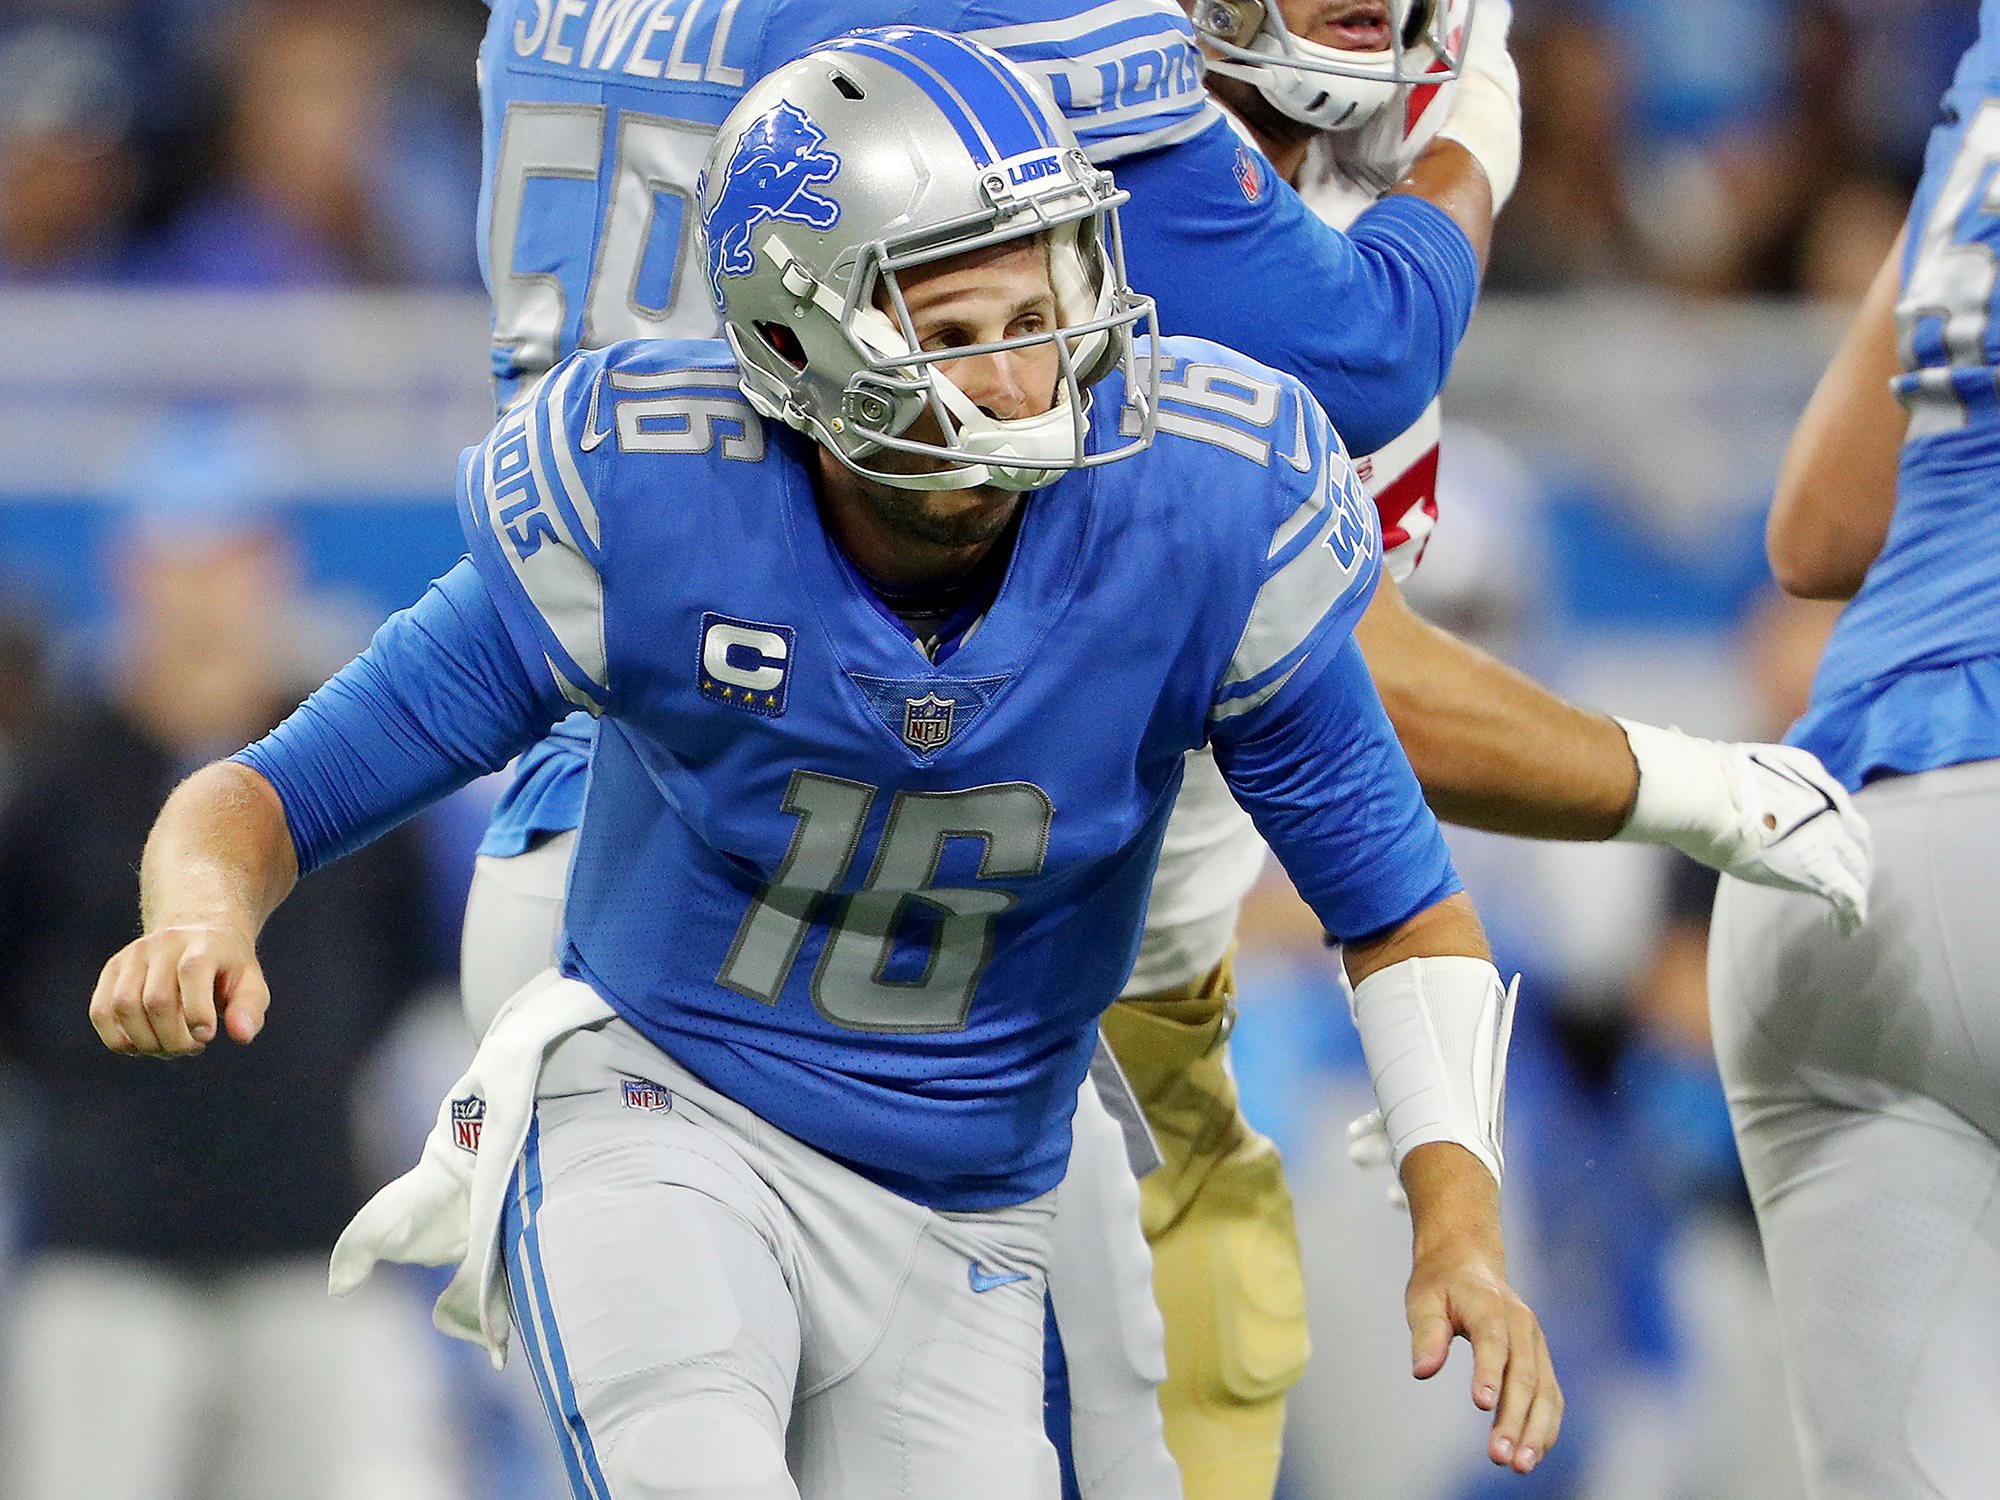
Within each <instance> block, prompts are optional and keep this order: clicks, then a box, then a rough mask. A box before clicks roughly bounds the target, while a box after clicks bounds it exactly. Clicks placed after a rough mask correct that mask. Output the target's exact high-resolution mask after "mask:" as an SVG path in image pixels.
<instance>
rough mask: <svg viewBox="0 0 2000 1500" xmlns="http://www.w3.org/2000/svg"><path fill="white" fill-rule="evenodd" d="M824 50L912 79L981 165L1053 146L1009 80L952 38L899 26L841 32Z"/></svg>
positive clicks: (972, 49) (1035, 114)
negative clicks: (865, 59)
mask: <svg viewBox="0 0 2000 1500" xmlns="http://www.w3.org/2000/svg"><path fill="white" fill-rule="evenodd" d="M823 50H825V51H828V52H858V53H860V54H862V55H863V56H865V57H872V58H874V59H876V60H877V61H879V62H883V63H886V64H888V65H889V66H890V67H892V68H894V69H895V70H896V71H897V72H898V73H901V74H902V75H903V76H904V77H905V78H907V79H909V80H910V81H911V82H912V83H914V84H916V85H917V87H918V88H920V89H922V90H923V91H924V93H925V95H926V96H928V97H929V99H930V100H931V102H932V103H933V104H935V105H937V107H938V109H939V111H940V112H941V113H942V114H943V115H944V117H945V119H947V120H948V121H950V122H951V125H952V128H953V129H955V130H956V131H957V132H958V137H959V139H960V140H961V141H962V142H963V143H964V145H965V148H966V150H967V151H969V152H970V153H971V154H972V158H973V160H974V162H975V163H977V164H978V165H979V166H982V167H987V166H991V165H992V164H993V163H994V161H995V160H1005V159H1006V158H1008V157H1013V156H1020V155H1024V154H1025V153H1027V152H1031V151H1038V150H1045V149H1047V148H1048V147H1050V146H1052V145H1054V141H1053V140H1052V139H1051V138H1050V137H1049V134H1048V132H1047V130H1046V128H1045V127H1044V125H1043V123H1042V121H1041V118H1040V116H1039V114H1038V113H1037V112H1036V111H1035V110H1033V109H1031V108H1029V107H1027V106H1026V105H1025V104H1024V103H1023V101H1022V99H1021V97H1020V95H1019V94H1018V93H1017V92H1016V90H1015V89H1014V88H1013V87H1012V86H1011V85H1012V80H1011V79H1004V78H1003V77H1002V76H998V70H996V69H995V68H994V66H993V65H992V63H991V62H989V61H988V60H987V59H986V58H985V57H983V56H981V55H980V53H979V52H978V51H977V50H976V49H975V48H973V47H971V46H968V45H966V44H965V43H963V42H960V41H959V40H958V39H957V38H955V37H949V36H944V35H941V34H939V33H936V32H927V31H919V30H915V29H909V28H902V27H897V28H894V29H885V30H882V31H874V32H860V33H856V34H855V35H853V36H846V37H842V38H840V39H839V40H838V41H835V42H832V43H829V44H828V46H827V47H826V48H824V49H823Z"/></svg>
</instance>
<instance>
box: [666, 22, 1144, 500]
mask: <svg viewBox="0 0 2000 1500" xmlns="http://www.w3.org/2000/svg"><path fill="white" fill-rule="evenodd" d="M695 196H696V199H697V204H698V206H699V209H700V213H701V225H702V234H703V237H704V239H705V241H706V249H707V267H708V280H709V289H710V291H711V292H712V294H713V295H714V298H715V302H716V306H717V308H718V309H719V310H720V312H721V314H722V322H723V329H724V333H725V335H726V336H727V338H728V339H729V342H730V345H731V346H732V347H733V348H734V350H735V351H736V358H737V362H738V365H739V368H740V370H741V376H740V378H741V381H742V386H743V391H744V394H745V395H746V396H747V397H748V398H749V399H750V402H751V404H752V405H753V406H755V407H756V408H757V410H758V411H760V412H762V413H764V414H765V415H766V416H768V417H771V418H774V419H775V420H777V421H781V422H784V423H785V424H786V425H788V426H791V427H795V428H797V429H799V430H800V431H802V432H806V433H809V434H810V435H811V436H812V437H814V438H815V439H817V440H818V441H819V442H820V443H821V444H823V445H824V446H825V447H827V448H828V449H829V450H831V451H832V452H833V453H834V454H835V455H836V456H837V457H838V458H839V459H840V460H841V462H842V463H844V464H846V465H847V466H848V467H849V468H850V469H852V470H854V471H855V472H856V473H857V474H861V475H864V476H866V477H868V478H871V479H875V480H879V481H881V482H882V483H885V484H891V485H895V486H897V487H898V488H902V489H926V490H928V489H965V488H969V487H971V486H973V485H994V486H998V487H1000V488H1003V489H1015V490H1028V489H1036V488H1039V487H1040V486H1042V485H1045V484H1049V483H1051V482H1052V481H1054V480H1056V479H1059V478H1061V477H1062V475H1063V474H1064V473H1066V472H1067V471H1069V470H1071V469H1079V468H1088V467H1092V466H1094V465H1097V464H1101V463H1108V462H1110V461H1112V460H1113V459H1116V458H1122V457H1124V456H1125V455H1127V454H1130V453H1135V452H1137V451H1138V450H1140V449H1141V448H1144V447H1145V446H1146V445H1147V444H1148V443H1150V442H1151V441H1152V438H1153V431H1154V420H1155V417H1154V408H1155V404H1156V393H1157V390H1158V383H1159V372H1158V368H1157V358H1156V356H1154V355H1152V354H1151V353H1147V354H1144V355H1141V354H1140V353H1139V352H1138V351H1137V349H1136V347H1135V345H1134V341H1133V329H1134V326H1135V325H1136V324H1137V323H1138V322H1140V321H1141V320H1142V319H1144V320H1146V321H1147V322H1148V324H1149V325H1150V324H1151V322H1152V320H1153V304H1152V301H1151V299H1150V298H1146V297H1141V296H1139V295H1137V294H1136V293H1134V292H1133V290H1132V288H1131V285H1130V284H1129V283H1128V282H1127V281H1126V279H1125V266H1124V256H1123V252H1122V250H1121V247H1120V241H1119V233H1118V216H1117V206H1118V205H1119V204H1120V203H1123V202H1124V201H1125V199H1126V194H1125V193H1124V192H1122V191H1121V190H1120V189H1118V188H1117V187H1116V186H1114V185H1113V183H1112V181H1111V178H1110V175H1109V174H1108V173H1105V172H1103V171H1100V170H1099V169H1098V168H1096V167H1094V166H1092V165H1091V164H1090V163H1089V162H1088V161H1086V160H1085V158H1084V155H1083V152H1082V150H1081V149H1080V148H1079V147H1078V146H1077V144H1076V138H1075V137H1074V136H1073V135H1072V134H1071V133H1070V129H1069V126H1068V124H1067V122H1066V121H1065V120H1064V119H1063V115H1062V111H1061V110H1060V109H1058V108H1057V107H1056V105H1055V102H1054V101H1053V100H1052V99H1050V98H1049V97H1048V95H1047V94H1046V93H1044V92H1043V90H1042V88H1041V86H1040V85H1039V84H1037V83H1035V82H1034V81H1033V80H1032V79H1030V78H1029V77H1028V75H1026V74H1025V73H1022V72H1021V71H1019V70H1018V69H1016V68H1015V67H1014V66H1013V65H1012V64H1011V63H1009V62H1008V61H1007V60H1006V59H1005V58H1004V57H1002V56H1000V54H998V53H997V52H993V51H990V50H989V49H987V48H985V47H982V46H980V45H979V44H978V43H976V42H971V41H968V40H966V39H965V38H963V37H958V36H952V35H949V34H948V33H945V32H941V31H931V30H927V29H924V28H920V27H900V26H899V27H889V28H883V29H879V30H873V31H860V32H855V33H853V34H851V35H849V36H846V37H842V38H840V39H839V40H837V41H834V42H831V43H829V44H827V45H826V46H824V47H821V48H819V49H818V50H817V51H814V52H810V53H808V54H806V56H804V57H802V58H799V59H798V60H796V61H794V62H791V63H787V64H786V65H785V66H784V67H782V68H779V69H777V70H776V71H775V72H773V73H770V74H769V75H767V76H766V77H765V78H763V79H762V80H761V81H760V82H759V83H758V84H757V85H756V86H755V87H754V88H752V89H751V90H750V92H749V93H747V94H746V95H744V97H743V99H742V101H741V102H740V103H738V104H737V106H736V108H735V109H733V110H731V111H730V114H729V118H728V119H726V120H725V121H723V124H722V128H721V130H720V131H719V132H718V134H717V135H716V138H715V145H714V146H713V148H712V149H711V150H710V152H709V155H708V162H707V165H706V166H705V167H704V168H703V170H702V174H701V179H700V181H699V182H698V183H697V185H696V188H695ZM1030 236H1041V237H1043V238H1044V240H1045V242H1046V244H1047V246H1048V252H1049V276H1050V282H1051V285H1052V289H1053V290H1054V292H1055V300H1056V320H1057V324H1058V326H1057V327H1056V328H1053V329H1051V330H1049V331H1047V332H1044V333H1038V334H1031V335H1026V336H1023V337H1019V338H1009V339H1004V340H1000V341H997V342H990V343H983V344H973V345H960V346H956V347H953V348H950V349H945V350H940V351H936V352H932V351H926V350H924V349H922V348H921V347H920V340H919V339H918V337H917V333H916V329H915V327H914V325H913V322H912V320H911V317H910V311H909V307H908V304H907V303H906V302H905V300H904V296H903V289H902V286H901V283H900V282H899V280H898V273H899V272H903V271H907V270H909V269H911V268H912V267H915V266H922V265H928V264H931V263H934V262H936V261H940V260H944V259H947V258H949V257H952V256H956V255H962V254H965V253H966V252H968V251H972V250H980V249H984V248H986V247H987V246H990V245H995V244H1000V243H1003V242H1005V241H1007V240H1013V239H1021V238H1026V237H1030ZM1038 344H1048V345H1051V346H1053V348H1054V349H1055V351H1056V356H1057V363H1058V370H1059V374H1058V378H1057V383H1056V389H1055V401H1054V404H1053V405H1052V406H1051V408H1050V409H1049V410H1048V411H1047V412H1045V413H1043V414H1042V415H1040V416H1034V417H1024V418H1020V419H1018V420H1013V421H1006V420H1002V419H1000V418H997V417H993V416H990V415H988V414H987V413H986V412H984V411H981V410H980V409H979V408H978V407H977V406H976V405H974V404H973V403H972V401H971V400H969V399H968V398H967V397H966V396H965V395H964V393H963V392H961V391H960V390H959V389H958V387H957V386H955V385H953V384H952V382H951V381H950V379H948V378H947V377H946V375H945V374H944V373H943V372H942V371H941V370H940V369H939V368H938V366H939V364H940V363H942V362H945V361H948V360H955V359H964V358H969V357H975V356H979V355H986V354H993V353H998V352H1002V351H1005V350H1011V349H1019V348H1025V347H1029V346H1031V345H1038ZM1121 367H1122V368H1123V369H1124V371H1125V376H1126V379H1125V390H1126V399H1127V401H1128V402H1129V403H1130V404H1131V405H1132V406H1133V407H1134V408H1136V409H1137V414H1138V419H1139V420H1138V422H1137V424H1136V426H1137V432H1136V435H1135V436H1133V437H1132V438H1131V440H1130V441H1121V440H1118V439H1117V438H1112V439H1110V440H1108V442H1107V445H1106V446H1105V447H1104V448H1102V449H1101V450H1100V451H1091V431H1090V423H1089V414H1090V396H1089V387H1090V386H1091V385H1092V384H1093V383H1095V382H1096V381H1098V380H1100V379H1102V378H1103V377H1104V376H1105V375H1107V374H1109V373H1110V372H1111V371H1112V370H1114V369H1118V368H1121ZM925 411H929V412H930V413H931V414H932V415H933V416H934V417H935V418H936V421H937V426H938V428H939V430H940V432H941V434H942V436H941V437H940V438H939V439H938V440H936V441H919V440H917V439H914V438H911V437H909V436H908V435H907V434H908V432H909V429H910V428H911V426H912V425H913V424H914V423H915V422H916V421H917V420H918V418H919V417H920V416H921V415H922V414H923V413H924V412H925ZM1099 425H1100V427H1103V426H1105V425H1106V424H1102V423H1100V424H1099ZM1125 426H1126V430H1127V431H1128V432H1129V431H1131V429H1132V427H1133V424H1132V423H1131V422H1130V421H1129V420H1128V421H1127V422H1126V424H1125ZM884 450H893V451H895V452H899V453H905V454H914V455H919V456H922V457H925V458H930V459H933V460H937V461H939V467H936V468H934V469H932V470H931V471H929V472H925V473H920V474H910V473H900V472H897V471H896V470H895V469H894V468H884V467H883V466H882V464H881V462H880V461H879V458H877V456H878V455H880V454H881V453H882V452H883V451H884ZM871 458H877V461H876V462H874V463H872V464H871V463H870V461H869V460H870V459H871Z"/></svg>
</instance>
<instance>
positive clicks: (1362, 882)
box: [1215, 637, 1464, 942]
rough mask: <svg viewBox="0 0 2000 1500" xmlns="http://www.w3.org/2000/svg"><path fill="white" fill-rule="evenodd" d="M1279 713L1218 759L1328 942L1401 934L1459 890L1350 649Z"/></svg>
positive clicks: (1219, 750)
mask: <svg viewBox="0 0 2000 1500" xmlns="http://www.w3.org/2000/svg"><path fill="white" fill-rule="evenodd" d="M1331 655H1332V658H1333V659H1332V661H1331V662H1330V663H1329V664H1328V666H1327V667H1326V669H1325V670H1324V671H1322V672H1320V673H1319V674H1318V676H1316V677H1315V678H1314V679H1313V680H1312V682H1311V683H1310V684H1309V685H1308V686H1307V687H1306V688H1305V689H1304V691H1303V692H1301V693H1300V694H1299V695H1298V696H1297V697H1296V698H1294V699H1293V700H1292V702H1291V703H1290V704H1289V705H1287V707H1286V708H1285V710H1284V711H1283V712H1281V713H1279V714H1277V715H1275V716H1272V717H1269V718H1265V719H1262V720H1260V721H1258V722H1257V723H1256V724H1255V725H1254V727H1253V728H1252V729H1251V730H1250V731H1249V732H1247V733H1243V734H1233V733H1232V734H1220V735H1218V736H1217V737H1216V739H1215V759H1216V763H1217V764H1218V765H1219V766H1221V768H1222V774H1223V776H1224V777H1225V778H1226V779H1227V780H1228V782H1229V785H1230V789H1231V790H1232V791H1233V792H1235V794H1236V798H1237V800H1238V801H1239V802H1241V803H1242V804H1243V806H1244V808H1245V809H1246V810H1247V811H1248V812H1249V814H1250V816H1251V817H1252V818H1253V819H1254V820H1255V821H1256V824H1257V831H1258V832H1259V833H1261V834H1263V836H1264V839H1265V841H1266V842H1267V843H1269V844H1270V846H1271V848H1272V849H1273V850H1274V851H1275V852H1276V853H1277V856H1278V859H1279V862H1280V863H1282V864H1283V865H1284V867H1285V872H1286V873H1287V874H1288V875H1290V876H1291V877H1292V884H1293V885H1295V886H1297V887H1298V891H1299V894H1300V895H1301V896H1303V897H1304V898H1305V900H1306V903H1307V904H1308V905H1309V906H1311V907H1312V909H1313V911H1314V912H1315V913H1316V914H1317V915H1318V917H1319V919H1320V922H1321V923H1322V924H1323V925H1324V926H1325V928H1326V930H1327V931H1328V932H1330V933H1332V934H1333V935H1334V936H1335V937H1337V938H1339V939H1341V940H1342V941H1343V942H1352V941H1358V940H1360V939H1364V938H1368V937H1372V936H1374V935H1375V934H1377V933H1380V932H1385V931H1387V930H1388V929H1390V928H1392V927H1396V926H1399V925H1400V924H1401V923H1403V922H1405V921H1407V920H1408V919H1409V918H1411V917H1413V916H1415V915H1416V914H1417V913H1418V912H1420V911H1422V910H1424V908H1426V907H1428V906H1434V905H1436V904H1437V903H1438V902H1440V901H1442V900H1444V898H1445V897H1447V896H1450V895H1453V894H1455V893H1457V892H1458V891H1460V890H1463V889H1464V886H1463V884H1462V883H1461V882H1460V881H1459V878H1458V872H1457V870H1455V869H1454V868H1453V867H1452V862H1451V851H1450V850H1449V849H1447V848H1446V847H1445V842H1444V835H1443V833H1442V832H1441V831H1440V830H1439V828H1438V823H1437V819H1436V817H1435V816H1433V815H1432V813H1431V810H1430V808H1429V806H1428V805H1427V804H1426V803H1425V802H1424V795H1423V789H1422V788H1421V787H1420V786H1418V784H1417V776H1416V772H1414V771H1412V770H1411V769H1410V762H1409V758H1408V757H1407V756H1405V755H1404V754H1403V747H1402V745H1401V744H1399V743H1398V742H1397V740H1396V731H1395V729H1394V728H1393V727H1392V726H1391V725H1390V723H1389V715H1388V713H1387V712H1386V711H1385V710H1384V709H1383V707H1382V700H1381V698H1380V697H1379V696H1378V695H1377V694H1376V692H1375V683H1374V681H1373V679H1371V678H1370V677H1369V675H1368V664H1367V662H1366V661H1364V660H1363V659H1362V656H1361V648H1360V647H1359V646H1358V645H1356V644H1355V642H1354V640H1353V638H1352V637H1349V638H1348V639H1347V640H1345V641H1343V642H1342V643H1341V645H1340V647H1339V649H1338V650H1337V651H1334V652H1332V653H1331Z"/></svg>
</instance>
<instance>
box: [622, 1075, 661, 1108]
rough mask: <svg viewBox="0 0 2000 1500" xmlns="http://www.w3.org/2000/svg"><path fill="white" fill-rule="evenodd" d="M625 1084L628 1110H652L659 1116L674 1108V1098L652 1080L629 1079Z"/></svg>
mask: <svg viewBox="0 0 2000 1500" xmlns="http://www.w3.org/2000/svg"><path fill="white" fill-rule="evenodd" d="M623 1082H624V1085H625V1107H626V1108H627V1109H644V1110H650V1111H652V1112H653V1113H654V1114H656V1115H657V1114H664V1113H666V1111H668V1110H670V1109H672V1108H673V1107H674V1096H673V1095H672V1094H670V1093H668V1092H667V1091H666V1090H665V1089H664V1088H662V1087H661V1086H660V1085H659V1084H657V1083H654V1082H653V1081H652V1079H650V1078H627V1079H624V1080H623Z"/></svg>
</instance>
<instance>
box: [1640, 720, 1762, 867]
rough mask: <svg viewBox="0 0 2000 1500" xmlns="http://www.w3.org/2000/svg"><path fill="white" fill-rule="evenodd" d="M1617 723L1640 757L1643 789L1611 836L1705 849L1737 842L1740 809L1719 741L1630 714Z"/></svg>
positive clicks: (1641, 841)
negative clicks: (1718, 744) (1633, 718)
mask: <svg viewBox="0 0 2000 1500" xmlns="http://www.w3.org/2000/svg"><path fill="white" fill-rule="evenodd" d="M1618 727H1619V728H1620V729H1622V730H1624V731H1625V740H1626V743H1627V744H1629V745H1630V746H1631V747H1632V759H1633V760H1634V761H1635V762H1637V763H1638V767H1639V791H1638V795H1637V796H1635V797H1634V798H1633V799H1632V814H1631V816H1630V817H1628V818H1627V819H1626V820H1625V826H1624V827H1623V828H1621V829H1619V830H1618V832H1617V833H1616V834H1614V835H1613V837H1614V838H1617V839H1622V840H1624V841H1626V842H1628V843H1635V844H1671V845H1672V846H1674V847H1675V848H1677V849H1684V848H1687V847H1688V846H1689V845H1690V844H1693V845H1695V846H1696V847H1698V848H1700V849H1702V850H1704V851H1706V850H1709V849H1712V848H1713V847H1715V846H1717V845H1719V844H1724V843H1733V841H1734V837H1735V831H1736V828H1737V825H1738V823H1739V822H1740V821H1741V816H1742V815H1741V813H1740V811H1739V810H1738V808H1737V805H1736V793H1735V789H1734V788H1733V787H1731V785H1730V783H1729V771H1728V767H1727V766H1726V765H1725V764H1724V762H1723V759H1722V756H1721V755H1720V754H1719V753H1718V751H1717V747H1716V744H1715V742H1714V741H1713V740H1703V739H1696V738H1695V737H1694V736H1693V735H1688V734H1682V733H1681V732H1680V731H1679V730H1678V729H1661V728H1659V727H1658V726H1657V725H1653V724H1640V723H1637V722H1635V721H1634V720H1631V719H1619V720H1618ZM1709 857H1710V858H1713V856H1712V855H1710V856H1709Z"/></svg>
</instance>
